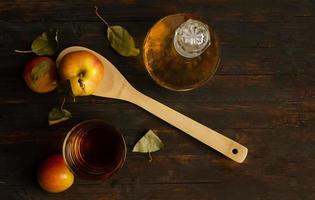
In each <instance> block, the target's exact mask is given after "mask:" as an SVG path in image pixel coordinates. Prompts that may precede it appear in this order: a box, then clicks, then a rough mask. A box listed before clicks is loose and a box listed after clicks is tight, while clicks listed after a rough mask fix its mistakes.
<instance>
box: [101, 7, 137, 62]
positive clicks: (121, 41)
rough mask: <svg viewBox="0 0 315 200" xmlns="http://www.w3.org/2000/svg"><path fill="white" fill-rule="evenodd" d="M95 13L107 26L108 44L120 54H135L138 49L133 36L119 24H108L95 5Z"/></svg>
mask: <svg viewBox="0 0 315 200" xmlns="http://www.w3.org/2000/svg"><path fill="white" fill-rule="evenodd" d="M95 14H96V15H97V17H98V18H100V20H102V21H103V22H104V24H105V25H106V26H107V38H108V40H109V43H110V45H111V46H112V47H113V49H115V50H116V51H117V53H119V54H120V55H122V56H137V55H139V53H140V50H139V49H137V48H136V47H135V41H134V39H133V37H132V36H131V35H130V34H129V33H128V31H127V30H126V29H124V28H123V27H121V26H110V25H109V23H108V22H107V21H106V20H105V19H104V18H103V17H102V16H101V15H100V14H99V13H98V7H97V6H95Z"/></svg>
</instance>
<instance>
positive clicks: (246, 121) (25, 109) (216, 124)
mask: <svg viewBox="0 0 315 200" xmlns="http://www.w3.org/2000/svg"><path fill="white" fill-rule="evenodd" d="M91 105H92V106H91ZM166 105H168V106H170V107H171V108H174V109H175V110H177V111H179V112H182V113H183V114H185V115H187V116H189V117H191V118H193V119H195V120H197V121H199V122H200V123H202V124H204V125H206V126H209V127H211V128H214V129H218V128H275V127H298V126H300V125H301V123H303V122H302V121H301V120H302V119H301V116H300V109H299V107H298V104H296V103H294V102H292V103H281V104H279V103H273V102H270V103H258V102H243V103H242V104H239V103H238V102H234V103H231V102H214V103H202V102H200V103H167V104H166ZM66 108H67V109H69V110H70V111H71V112H72V114H73V120H74V121H76V122H78V121H82V120H85V119H91V118H100V119H104V120H106V121H108V122H110V123H112V124H114V125H116V126H117V127H120V128H132V129H133V128H138V127H142V128H149V129H152V128H168V127H170V126H169V125H168V124H166V123H164V122H162V121H161V120H160V119H158V118H156V117H154V116H152V115H151V114H149V113H147V112H146V111H144V110H142V109H141V108H139V107H136V106H134V105H131V104H129V103H125V102H118V101H117V102H113V103H97V102H94V103H93V104H91V102H89V103H84V102H82V103H80V102H77V103H74V104H69V105H66ZM50 109H51V107H50V106H48V105H47V104H46V103H43V104H42V103H38V104H27V105H26V104H2V106H1V116H0V123H1V124H3V126H1V127H0V130H14V129H19V130H23V129H24V130H25V129H26V130H27V129H30V128H32V129H35V128H41V127H47V114H48V112H49V110H50Z"/></svg>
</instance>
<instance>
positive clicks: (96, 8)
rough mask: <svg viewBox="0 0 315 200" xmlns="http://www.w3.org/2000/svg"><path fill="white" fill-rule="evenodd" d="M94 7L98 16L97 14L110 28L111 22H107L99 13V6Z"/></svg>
mask: <svg viewBox="0 0 315 200" xmlns="http://www.w3.org/2000/svg"><path fill="white" fill-rule="evenodd" d="M94 8H95V14H96V16H97V17H98V18H100V19H101V20H102V21H103V22H104V23H105V24H106V26H107V28H109V27H110V26H109V24H108V23H107V21H106V20H105V19H104V18H103V17H102V16H101V15H100V14H99V13H98V7H97V6H94Z"/></svg>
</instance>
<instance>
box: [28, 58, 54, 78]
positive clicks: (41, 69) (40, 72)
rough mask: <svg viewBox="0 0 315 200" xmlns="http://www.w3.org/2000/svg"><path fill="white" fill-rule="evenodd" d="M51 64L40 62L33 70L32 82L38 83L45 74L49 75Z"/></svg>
mask: <svg viewBox="0 0 315 200" xmlns="http://www.w3.org/2000/svg"><path fill="white" fill-rule="evenodd" d="M50 66H51V63H49V62H48V61H43V62H40V63H39V64H38V65H37V66H35V67H34V68H33V69H32V74H31V75H32V80H33V81H36V80H38V79H39V78H41V77H42V76H44V75H45V74H47V73H49V70H50Z"/></svg>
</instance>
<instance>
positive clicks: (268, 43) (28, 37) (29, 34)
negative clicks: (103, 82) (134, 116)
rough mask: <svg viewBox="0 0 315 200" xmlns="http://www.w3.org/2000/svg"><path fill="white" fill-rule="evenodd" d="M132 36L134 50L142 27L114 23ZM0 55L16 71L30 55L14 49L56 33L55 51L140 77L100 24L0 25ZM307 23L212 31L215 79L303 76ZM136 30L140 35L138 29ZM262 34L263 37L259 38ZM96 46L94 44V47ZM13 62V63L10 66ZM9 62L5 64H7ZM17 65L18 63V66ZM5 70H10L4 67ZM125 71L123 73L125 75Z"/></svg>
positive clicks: (136, 61) (134, 62) (136, 62)
mask: <svg viewBox="0 0 315 200" xmlns="http://www.w3.org/2000/svg"><path fill="white" fill-rule="evenodd" d="M119 24H120V25H122V26H124V27H126V28H127V29H128V30H129V31H130V33H131V34H132V35H134V36H135V39H136V45H137V46H138V47H141V46H142V42H143V40H144V37H145V34H146V31H147V30H148V29H149V28H150V26H151V25H152V24H151V23H148V22H138V23H136V22H124V23H119ZM0 25H1V27H2V29H1V30H0V39H1V40H2V41H4V42H3V44H2V45H1V46H0V52H3V53H5V54H4V56H6V57H7V59H2V60H4V62H5V63H3V67H5V68H6V67H9V66H12V65H13V64H14V65H19V66H20V65H22V64H23V63H24V62H25V61H27V58H30V57H31V55H19V54H14V53H13V50H14V49H20V50H27V49H28V48H30V44H31V42H32V40H33V39H34V38H35V37H36V36H37V35H38V34H39V33H41V32H42V31H45V30H47V29H49V28H51V27H55V28H58V30H59V32H60V33H59V41H60V50H61V49H63V48H65V47H68V46H71V45H83V46H86V47H89V48H92V49H94V50H96V51H98V52H100V53H101V54H102V55H104V56H105V57H107V58H108V59H109V60H111V61H112V62H113V64H114V65H116V66H118V67H120V68H121V69H123V70H125V71H126V72H128V73H143V71H144V68H143V63H142V61H141V59H142V58H141V56H140V57H138V58H124V57H121V56H119V55H118V54H117V53H115V52H114V51H113V50H112V49H111V48H110V47H109V45H108V41H107V39H106V35H105V34H106V32H105V27H104V25H103V24H102V23H101V22H65V23H45V22H36V23H26V24H25V23H9V22H3V21H2V22H0ZM313 25H314V24H313V21H312V20H306V21H304V23H302V22H300V21H297V22H293V23H281V24H275V23H258V24H255V23H239V22H224V23H219V24H218V25H217V26H215V28H216V30H217V32H218V34H219V36H220V38H221V40H222V52H223V54H222V60H221V66H220V68H219V70H218V72H217V74H225V75H226V74H241V75H247V74H258V75H267V74H297V73H304V74H308V73H310V72H314V68H312V67H310V66H311V65H312V63H314V62H315V55H314V54H313V53H312V52H314V48H315V47H314V46H315V44H314V41H312V40H309V38H311V37H312V32H310V31H308V27H310V26H313ZM139 27H141V29H140V28H139ZM262 30H263V32H262ZM95 41H100V42H95ZM12 60H13V62H12ZM9 61H10V62H9ZM22 61H23V62H22ZM10 68H11V67H10ZM125 68H126V69H125Z"/></svg>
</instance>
